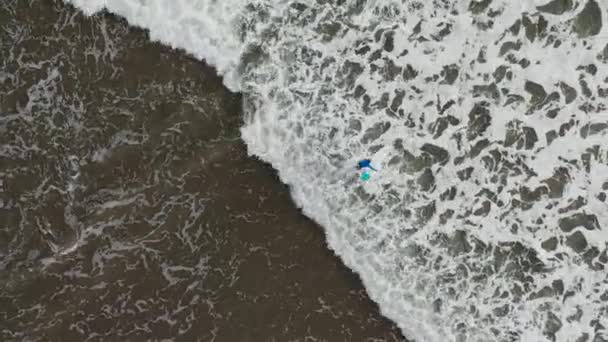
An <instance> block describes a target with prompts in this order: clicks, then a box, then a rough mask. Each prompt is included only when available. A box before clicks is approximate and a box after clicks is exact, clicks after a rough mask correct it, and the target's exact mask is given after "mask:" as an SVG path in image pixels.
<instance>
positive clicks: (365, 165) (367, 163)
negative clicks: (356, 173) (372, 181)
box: [357, 159, 378, 181]
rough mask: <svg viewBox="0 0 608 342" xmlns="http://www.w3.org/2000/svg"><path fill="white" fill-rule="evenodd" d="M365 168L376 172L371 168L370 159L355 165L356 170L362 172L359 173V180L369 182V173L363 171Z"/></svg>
mask: <svg viewBox="0 0 608 342" xmlns="http://www.w3.org/2000/svg"><path fill="white" fill-rule="evenodd" d="M366 168H368V169H371V170H374V171H378V170H376V169H375V168H374V167H373V166H372V161H371V159H363V160H360V161H359V162H358V163H357V170H363V173H361V180H363V181H366V180H369V178H370V174H369V172H367V170H365V169H366Z"/></svg>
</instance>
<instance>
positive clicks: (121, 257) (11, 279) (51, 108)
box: [0, 0, 402, 341]
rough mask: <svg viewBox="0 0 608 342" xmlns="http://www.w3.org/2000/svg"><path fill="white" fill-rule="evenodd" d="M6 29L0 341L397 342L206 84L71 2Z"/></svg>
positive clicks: (230, 103)
mask: <svg viewBox="0 0 608 342" xmlns="http://www.w3.org/2000/svg"><path fill="white" fill-rule="evenodd" d="M0 21H1V22H2V26H3V27H5V28H7V29H6V30H5V31H4V32H3V33H1V34H0V35H1V37H0V38H1V39H0V48H1V49H0V52H1V56H0V57H2V61H3V62H2V64H0V65H1V67H0V71H1V73H2V74H3V75H5V76H2V77H3V82H0V93H1V94H3V95H2V96H1V97H0V115H1V118H2V121H0V131H2V132H3V133H2V134H0V136H1V137H0V146H3V150H4V151H5V153H4V154H3V156H2V162H1V163H0V175H1V177H2V178H1V179H2V183H1V184H0V203H2V206H0V210H1V213H0V217H2V220H1V221H2V222H0V225H1V227H0V228H1V229H2V230H1V233H0V250H1V251H3V252H1V254H0V281H1V282H2V284H3V285H2V286H1V287H0V340H2V341H144V340H147V341H160V340H165V339H168V340H173V341H401V340H402V337H401V334H400V332H399V330H398V329H397V328H396V326H395V325H394V324H393V323H392V322H390V321H389V320H387V319H386V318H384V317H383V316H381V315H380V313H379V312H378V307H377V305H376V304H375V303H373V302H372V301H371V300H370V299H369V298H368V296H367V295H366V293H365V290H364V289H363V287H362V284H361V281H360V279H359V278H358V276H357V275H355V274H353V273H352V272H351V271H350V270H349V269H348V268H346V267H345V266H344V265H343V264H342V263H341V262H340V260H339V258H338V257H336V256H335V255H334V254H333V253H332V252H331V251H330V250H329V249H328V248H327V246H326V242H325V237H324V233H323V230H322V228H321V227H319V226H317V225H316V224H315V223H314V222H312V221H310V220H309V219H307V218H306V217H304V216H303V215H302V214H301V213H300V211H299V210H298V209H297V208H296V207H295V206H294V205H293V203H292V201H291V198H290V195H289V190H288V188H287V187H286V186H285V185H283V184H281V183H280V181H279V179H278V177H277V176H276V174H275V172H274V170H273V169H272V168H271V167H270V166H269V165H266V164H264V163H262V162H260V161H258V160H256V159H255V158H252V157H249V156H247V152H246V146H244V144H243V142H242V141H241V140H240V139H239V131H238V129H239V127H240V125H241V124H242V121H241V112H240V103H241V99H240V96H239V95H237V94H231V93H229V92H228V91H227V90H226V89H225V88H224V87H223V86H222V83H221V79H220V78H219V77H217V75H215V73H214V70H213V69H212V68H209V67H208V66H206V65H204V63H202V62H200V61H196V60H194V59H192V58H190V57H188V56H187V55H186V54H185V53H184V52H183V51H174V50H172V49H170V48H167V47H164V46H162V45H160V44H158V43H152V42H150V41H149V38H148V36H147V33H146V32H145V31H143V30H139V29H135V28H132V27H129V26H128V25H127V23H126V22H125V21H124V20H122V19H120V18H117V17H115V16H112V15H109V14H107V13H104V14H100V15H97V16H95V17H92V18H86V17H84V16H83V15H81V14H79V13H78V11H76V10H75V9H74V8H73V7H71V6H66V5H64V4H63V3H62V2H61V1H50V0H41V1H32V2H26V1H21V0H9V1H6V2H4V3H3V4H2V5H0ZM6 75H8V76H6Z"/></svg>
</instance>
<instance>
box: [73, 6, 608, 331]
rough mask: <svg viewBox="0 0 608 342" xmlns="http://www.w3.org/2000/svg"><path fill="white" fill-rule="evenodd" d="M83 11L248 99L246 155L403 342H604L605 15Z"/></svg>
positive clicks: (433, 10) (353, 9)
mask: <svg viewBox="0 0 608 342" xmlns="http://www.w3.org/2000/svg"><path fill="white" fill-rule="evenodd" d="M71 2H72V3H74V4H75V5H77V6H79V7H80V8H83V9H84V10H85V11H86V12H87V13H89V14H91V13H94V12H95V11H98V10H100V9H101V8H102V7H106V8H108V9H109V10H110V11H111V12H114V13H117V14H120V15H122V16H124V17H126V18H127V19H128V20H129V22H131V23H132V24H134V25H137V26H142V27H145V28H148V29H150V32H151V38H152V39H155V40H160V41H162V42H164V43H167V44H169V45H171V46H173V47H180V48H184V49H186V50H187V51H188V52H190V53H192V54H194V55H195V56H196V57H199V58H203V59H205V60H206V61H207V62H209V63H211V64H213V65H215V66H216V67H217V68H218V70H219V72H220V73H222V74H224V75H226V82H227V85H228V86H229V87H230V88H231V89H234V90H236V89H240V90H242V91H243V92H244V93H245V109H246V112H247V123H246V125H245V127H243V129H242V134H243V138H244V139H245V141H246V142H247V144H248V147H249V149H250V152H251V153H252V154H255V155H257V156H260V157H261V158H263V159H264V160H266V161H269V162H271V163H272V165H273V166H274V167H275V168H277V169H278V170H279V173H280V176H281V178H282V179H283V181H285V182H286V183H288V184H290V185H291V186H292V189H293V197H294V199H295V201H296V202H297V203H298V205H300V206H302V208H303V210H304V212H305V213H306V214H307V215H308V216H310V217H312V218H313V219H315V220H316V221H318V222H319V223H321V224H322V225H323V226H324V227H325V228H326V232H327V237H328V241H329V245H330V247H331V248H333V249H334V250H335V251H336V253H337V254H338V255H340V256H341V258H342V259H343V260H344V262H345V263H346V264H347V265H348V266H349V267H351V268H352V269H354V270H356V271H357V272H358V273H359V274H360V275H361V277H362V279H363V281H364V283H365V286H366V288H367V289H368V292H369V294H370V296H371V297H372V298H373V299H374V300H375V301H377V302H378V303H379V304H380V307H381V310H382V312H383V313H384V314H385V315H386V316H388V317H389V318H391V319H393V320H394V321H395V322H397V324H398V325H399V326H400V327H401V328H402V330H403V331H404V333H405V334H406V335H407V336H408V337H411V338H414V339H415V340H417V341H446V340H455V341H465V340H466V341H488V340H496V341H514V340H521V341H541V340H558V341H574V340H577V339H582V340H585V339H598V340H600V339H602V338H606V332H605V328H604V327H606V326H608V319H607V317H608V315H606V314H607V312H606V310H607V305H606V301H608V279H607V278H606V275H605V271H604V268H605V266H606V263H607V262H608V257H607V256H606V243H607V242H608V234H606V232H605V231H604V230H603V227H605V226H606V223H608V214H607V213H608V211H607V210H606V209H607V208H608V206H607V205H606V200H607V199H606V197H607V194H606V192H607V191H608V176H606V175H607V174H608V151H607V150H606V149H605V143H604V142H605V140H606V132H608V116H606V114H607V106H606V101H605V98H606V97H607V96H608V84H607V83H608V67H607V63H608V45H607V42H608V39H607V37H608V34H607V32H606V31H607V30H606V28H605V25H602V22H603V23H606V22H608V18H606V13H607V12H606V9H607V8H606V7H607V5H606V4H605V3H603V2H601V3H599V4H598V2H596V1H594V0H589V1H583V2H581V1H575V0H573V1H569V0H563V1H562V0H556V1H552V2H551V3H549V4H546V3H545V1H540V0H538V1H525V0H521V1H508V0H502V1H498V0H496V1H479V2H476V1H473V2H470V3H469V2H467V3H465V2H463V1H452V2H450V1H433V2H432V3H431V2H417V1H409V2H405V3H402V2H401V1H391V0H383V1H374V2H356V3H355V2H344V3H343V2H339V1H338V2H335V3H334V2H332V1H319V2H318V3H314V4H306V3H297V2H287V1H283V2H273V1H262V0H259V1H244V0H243V1H227V2H224V1H222V2H219V1H218V2H215V1H175V2H164V1H160V0H158V1H135V0H130V1H129V0H123V1H118V0H108V1H104V2H100V1H97V2H90V1H82V0H72V1H71ZM161 4H164V5H162V6H161ZM605 46H606V47H605ZM363 156H369V157H371V158H372V159H373V161H374V163H376V165H377V166H378V167H380V169H381V171H380V172H378V173H376V174H374V175H373V176H372V180H371V181H370V182H367V183H360V182H359V181H358V180H357V175H356V174H355V173H354V172H355V170H354V168H353V166H354V163H355V162H356V160H357V159H358V158H361V157H363Z"/></svg>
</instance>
